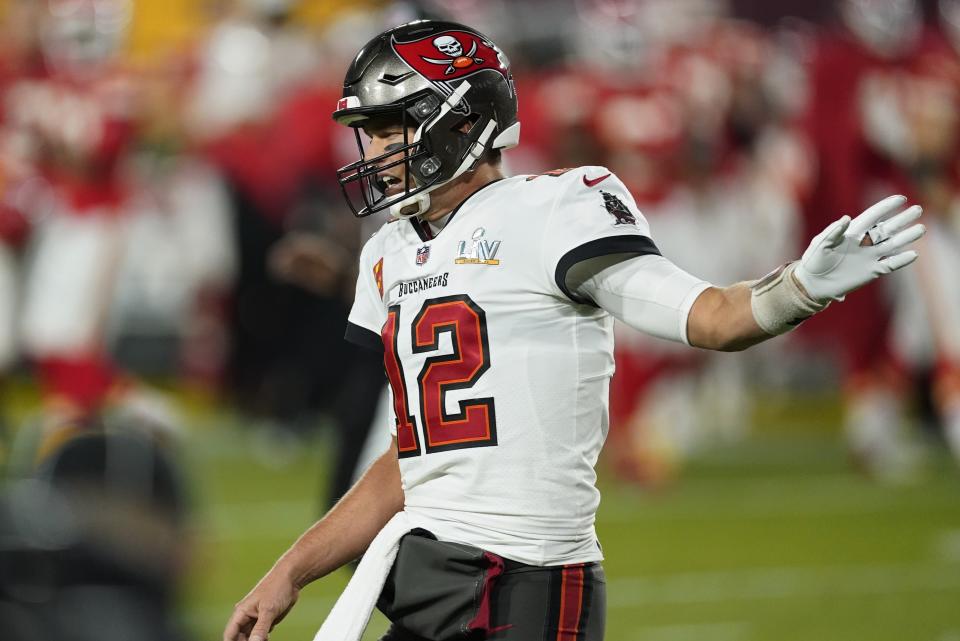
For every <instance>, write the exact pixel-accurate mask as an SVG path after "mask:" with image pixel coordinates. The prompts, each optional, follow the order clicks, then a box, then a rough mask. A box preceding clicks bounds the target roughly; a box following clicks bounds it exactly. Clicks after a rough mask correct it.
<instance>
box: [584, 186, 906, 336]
mask: <svg viewBox="0 0 960 641" xmlns="http://www.w3.org/2000/svg"><path fill="white" fill-rule="evenodd" d="M906 202H907V200H906V198H904V197H903V196H891V197H890V198H887V199H885V200H882V201H880V202H879V203H877V204H876V205H874V206H873V207H871V208H869V209H867V210H866V211H865V212H863V213H862V214H861V215H860V216H858V217H857V218H855V219H853V220H851V219H850V217H849V216H844V217H843V218H841V219H840V220H838V221H836V222H835V223H833V224H832V225H830V226H829V227H827V228H826V229H825V230H824V231H823V232H821V233H820V234H819V235H817V236H816V237H815V238H814V239H813V240H812V241H811V243H810V246H809V247H808V248H807V250H806V251H805V252H804V254H803V257H802V258H800V260H798V261H794V262H792V263H788V264H787V265H784V266H783V267H781V268H779V269H778V270H776V271H774V272H772V273H771V274H768V275H767V276H765V277H764V278H762V279H760V280H758V281H752V282H744V283H737V284H735V285H731V286H729V287H713V286H709V284H707V283H704V282H703V281H701V280H700V279H697V278H694V277H693V276H690V275H689V274H687V273H686V272H684V271H683V270H681V269H680V268H678V267H677V266H675V265H673V263H671V262H670V261H668V260H667V259H665V258H662V257H660V256H640V257H635V258H631V259H629V260H624V259H623V257H617V256H607V257H604V258H603V259H602V261H603V262H600V260H601V259H598V260H596V261H593V262H592V263H583V264H582V265H580V266H578V267H579V269H578V270H571V271H570V272H569V275H568V284H569V285H570V286H571V288H574V289H575V290H576V291H578V292H579V293H580V294H581V295H582V296H583V297H585V298H587V299H589V300H590V301H592V302H595V303H596V304H597V305H599V306H600V307H602V308H603V309H605V310H607V311H608V312H610V313H611V314H613V315H614V316H616V317H617V318H618V319H620V320H621V321H623V322H625V323H626V324H627V325H630V326H631V327H634V328H635V329H639V330H641V331H643V332H646V333H648V334H651V335H653V336H658V337H661V338H666V339H670V340H680V341H684V342H687V343H689V344H691V345H694V346H696V347H703V348H706V349H713V350H721V351H736V350H741V349H745V348H747V347H750V346H751V345H755V344H757V343H760V342H762V341H764V340H767V339H768V338H771V337H773V336H777V335H779V334H783V333H785V332H788V331H790V330H791V329H793V328H795V327H796V326H797V325H799V324H800V323H801V322H803V321H804V320H806V319H807V318H809V317H810V316H812V315H813V314H815V313H817V312H819V311H820V310H822V309H824V308H825V307H826V306H827V305H828V304H829V303H830V302H831V301H834V300H837V301H839V300H843V298H844V296H846V294H848V293H850V292H852V291H854V290H855V289H858V288H859V287H861V286H863V285H865V284H867V283H868V282H870V281H872V280H874V279H875V278H878V277H880V276H882V275H884V274H889V273H890V272H892V271H895V270H897V269H900V268H902V267H905V266H907V265H909V264H910V263H912V262H913V261H914V260H916V258H917V253H916V252H915V251H912V250H910V249H908V248H909V246H910V245H911V244H912V243H914V242H915V241H916V240H917V239H919V238H920V237H921V236H922V235H923V233H924V231H925V230H924V227H923V225H920V224H915V223H916V220H917V219H918V218H919V217H920V214H921V213H922V210H921V208H920V207H919V206H913V207H909V208H907V209H904V207H905V206H906ZM678 322H679V324H680V327H677V324H678Z"/></svg>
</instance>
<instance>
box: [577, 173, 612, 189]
mask: <svg viewBox="0 0 960 641" xmlns="http://www.w3.org/2000/svg"><path fill="white" fill-rule="evenodd" d="M610 176H611V174H605V175H603V176H600V177H599V178H593V179H590V178H587V177H586V176H584V177H583V184H584V185H586V186H587V187H596V186H597V185H599V184H600V183H602V182H603V181H604V180H606V179H607V178H609V177H610Z"/></svg>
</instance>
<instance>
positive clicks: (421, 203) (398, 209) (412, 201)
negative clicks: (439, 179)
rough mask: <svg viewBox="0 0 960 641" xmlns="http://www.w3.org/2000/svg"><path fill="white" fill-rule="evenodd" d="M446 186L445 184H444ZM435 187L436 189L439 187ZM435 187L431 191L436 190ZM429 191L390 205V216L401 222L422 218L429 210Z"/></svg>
mask: <svg viewBox="0 0 960 641" xmlns="http://www.w3.org/2000/svg"><path fill="white" fill-rule="evenodd" d="M444 184H446V183H444ZM439 186H440V185H437V186H436V187H439ZM436 187H434V188H432V189H436ZM430 191H431V190H430V189H428V190H427V191H422V192H420V193H419V194H416V195H414V196H410V197H409V198H404V199H403V200H401V201H399V202H396V203H394V204H392V205H390V209H389V211H390V215H391V216H392V217H393V218H399V219H401V220H403V219H407V218H413V217H415V216H422V215H423V214H425V213H427V212H428V211H429V210H430Z"/></svg>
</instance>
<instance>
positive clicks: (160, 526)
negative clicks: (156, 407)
mask: <svg viewBox="0 0 960 641" xmlns="http://www.w3.org/2000/svg"><path fill="white" fill-rule="evenodd" d="M121 427H122V428H123V429H122V430H121V431H101V430H98V429H90V430H86V431H85V432H84V433H83V434H81V435H79V436H76V437H75V438H72V439H70V440H68V441H67V442H65V443H64V444H63V445H62V446H61V447H59V448H58V449H57V450H56V451H54V452H53V453H51V455H50V456H49V457H48V458H47V459H46V460H45V461H44V462H43V464H41V465H40V467H39V468H38V469H37V470H36V472H35V473H34V474H32V475H31V476H29V477H28V478H26V479H23V480H19V481H15V482H13V483H10V484H9V485H8V486H7V487H6V489H5V491H4V492H3V495H2V496H0V536H2V538H3V541H4V545H3V549H2V550H0V565H2V567H3V568H4V571H3V572H2V573H0V614H2V616H3V632H4V639H6V640H8V641H94V640H96V641H130V640H132V639H137V640H138V641H184V640H185V639H186V638H187V637H186V636H185V634H184V633H183V631H182V630H181V629H180V624H179V622H178V621H177V620H176V618H175V616H174V613H173V610H174V607H175V603H176V596H177V591H178V588H179V587H180V582H181V581H182V579H183V576H184V574H185V571H186V567H187V564H188V562H189V557H190V543H189V537H188V536H187V535H188V527H187V526H188V522H187V514H188V510H187V496H186V488H185V487H184V485H183V478H182V477H181V475H180V471H179V468H178V467H177V465H176V463H175V461H174V460H173V457H172V456H171V453H170V452H169V451H168V450H167V449H166V448H164V447H162V446H159V445H158V444H156V442H155V441H153V440H152V439H151V438H148V437H147V436H145V435H143V434H140V433H137V431H136V430H135V429H130V426H126V425H125V426H121Z"/></svg>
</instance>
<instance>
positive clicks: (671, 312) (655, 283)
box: [568, 255, 711, 344]
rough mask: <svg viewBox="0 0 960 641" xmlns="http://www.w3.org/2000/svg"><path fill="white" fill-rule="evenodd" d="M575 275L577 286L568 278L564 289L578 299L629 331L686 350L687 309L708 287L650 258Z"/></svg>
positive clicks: (601, 266)
mask: <svg viewBox="0 0 960 641" xmlns="http://www.w3.org/2000/svg"><path fill="white" fill-rule="evenodd" d="M598 260H600V259H598ZM614 261H615V262H614ZM611 262H613V264H610V263H611ZM577 271H578V272H579V273H581V274H582V275H581V277H580V279H579V280H580V283H579V285H578V283H576V282H570V280H571V279H570V278H569V277H568V285H569V286H571V289H574V290H575V291H577V292H578V293H579V294H580V295H582V296H583V297H584V298H589V299H590V300H592V301H594V302H595V303H596V304H597V305H599V306H600V307H602V308H603V309H605V310H606V311H608V312H610V313H611V314H613V316H614V317H616V318H618V319H619V320H621V321H622V322H624V323H626V324H627V325H629V326H630V327H633V328H634V329H637V330H640V331H641V332H644V333H646V334H650V335H651V336H656V337H658V338H665V339H667V340H671V341H676V342H680V343H687V344H689V341H688V340H687V316H689V314H690V308H691V307H693V303H694V301H696V300H697V297H698V296H700V294H702V293H703V292H704V290H706V289H708V288H710V287H711V285H710V283H708V282H706V281H704V280H702V279H700V278H697V277H696V276H691V275H690V274H688V273H687V272H685V271H683V270H682V269H680V268H679V267H677V266H676V265H674V264H673V263H672V262H670V261H669V260H667V259H666V258H664V257H663V256H656V255H647V256H637V257H634V258H629V259H627V260H623V257H620V258H619V260H618V259H617V258H616V257H610V258H608V259H607V261H606V264H604V263H603V262H601V263H599V264H598V263H596V262H594V263H593V264H587V265H584V266H583V268H582V269H580V270H577Z"/></svg>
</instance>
